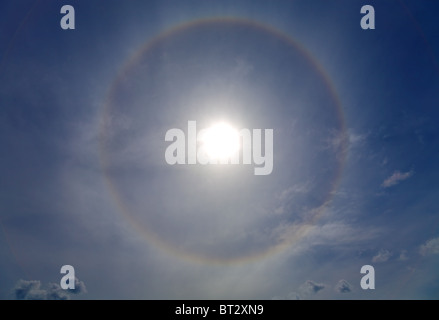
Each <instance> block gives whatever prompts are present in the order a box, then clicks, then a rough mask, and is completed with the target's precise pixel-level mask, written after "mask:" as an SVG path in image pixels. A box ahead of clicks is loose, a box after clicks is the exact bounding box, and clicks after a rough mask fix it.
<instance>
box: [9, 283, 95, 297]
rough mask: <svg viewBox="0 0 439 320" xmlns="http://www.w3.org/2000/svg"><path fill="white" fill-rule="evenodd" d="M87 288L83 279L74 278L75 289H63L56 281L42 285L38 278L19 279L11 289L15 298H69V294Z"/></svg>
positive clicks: (75, 293)
mask: <svg viewBox="0 0 439 320" xmlns="http://www.w3.org/2000/svg"><path fill="white" fill-rule="evenodd" d="M86 292H87V289H86V287H85V284H84V282H83V281H79V279H78V278H75V289H73V290H70V289H69V290H64V289H62V288H61V287H60V285H59V284H57V283H49V284H48V285H47V287H46V288H43V287H42V284H41V281H39V280H23V279H20V280H19V281H18V282H17V284H16V285H15V287H14V289H13V295H14V299H15V300H70V299H71V294H74V295H77V294H82V293H86Z"/></svg>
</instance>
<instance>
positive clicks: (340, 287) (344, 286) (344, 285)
mask: <svg viewBox="0 0 439 320" xmlns="http://www.w3.org/2000/svg"><path fill="white" fill-rule="evenodd" d="M334 290H335V291H337V292H338V293H349V292H352V285H351V284H350V283H349V282H347V281H346V280H343V279H342V280H340V281H339V282H337V284H336V285H335V287H334Z"/></svg>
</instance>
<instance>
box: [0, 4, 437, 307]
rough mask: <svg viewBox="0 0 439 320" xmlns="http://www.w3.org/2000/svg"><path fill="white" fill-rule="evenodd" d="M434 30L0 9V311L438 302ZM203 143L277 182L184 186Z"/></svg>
mask: <svg viewBox="0 0 439 320" xmlns="http://www.w3.org/2000/svg"><path fill="white" fill-rule="evenodd" d="M63 5H71V6H73V8H74V14H75V19H74V23H75V28H74V29H67V30H64V29H63V28H62V27H61V24H60V21H61V19H62V18H63V16H64V14H62V13H60V10H61V7H62V6H63ZM363 5H372V6H373V8H374V10H375V29H367V30H364V29H362V27H361V25H360V21H361V19H362V18H363V16H364V14H362V13H361V12H360V10H361V8H362V6H363ZM438 9H439V3H436V2H434V1H427V0H422V1H414V0H410V1H409V0H405V1H403V0H401V1H397V0H395V1H393V0H385V1H372V0H368V1H365V0H361V1H360V0H358V1H357V0H337V1H323V0H312V1H308V0H306V1H305V0H297V1H293V0H291V1H281V0H279V1H259V0H256V1H255V0H251V1H247V0H241V1H228V0H223V1H216V0H209V1H206V0H203V1H201V0H200V1H198V0H193V1H188V0H184V1H182V0H180V1H177V0H173V1H135V0H128V1H124V2H121V1H116V0H106V1H100V0H96V1H85V0H73V1H68V2H67V1H59V0H57V1H55V0H47V1H35V0H33V1H30V0H22V1H2V2H1V4H0V146H1V147H2V152H1V155H0V177H1V178H0V191H1V192H0V299H264V300H271V299H281V300H296V299H331V300H332V299H334V300H338V299H374V300H377V299H438V298H439V272H438V271H437V270H438V269H439V201H438V199H439V187H438V186H439V184H438V183H437V181H438V180H439V161H438V160H439V127H438V126H437V123H438V120H439V109H438V104H439V24H438V23H437V16H436V14H435V12H437V10H438ZM70 23H71V21H70ZM189 121H195V122H196V126H197V128H196V129H197V130H198V131H199V130H201V129H204V128H209V127H210V126H212V125H215V124H218V123H222V122H225V123H228V124H229V125H230V126H232V127H233V128H236V129H237V130H241V129H248V130H250V131H249V132H253V136H252V138H253V140H252V141H256V139H255V136H254V131H253V130H256V129H261V132H265V133H266V132H267V130H273V153H272V154H271V155H272V160H273V170H272V171H271V172H269V174H266V175H256V174H255V171H254V169H255V168H257V167H258V166H259V167H260V164H258V163H255V160H256V158H255V156H254V153H253V154H252V156H253V158H252V162H251V163H250V164H244V163H243V161H241V162H240V163H239V164H234V165H232V164H229V165H220V164H207V165H202V164H187V162H188V157H189V155H188V153H189V152H187V153H186V154H185V157H184V159H185V162H186V164H175V165H170V164H169V163H167V161H166V159H165V153H166V150H167V149H168V148H169V146H170V145H172V143H173V141H166V140H165V136H166V133H167V132H168V130H171V129H180V130H181V131H182V132H183V133H184V139H188V140H183V141H184V143H185V144H184V145H185V147H184V148H185V150H186V151H187V150H188V149H186V148H189V144H190V143H191V142H190V141H189V140H190V139H189V136H190V135H189V131H190V129H189V128H188V122H189ZM268 140H269V139H268V138H267V136H265V138H264V139H262V140H261V143H262V142H264V143H265V147H264V145H263V147H262V149H263V150H265V151H267V150H268V149H267V141H268ZM197 146H198V145H197ZM251 147H252V149H255V145H252V146H251ZM253 152H254V150H253ZM265 156H266V160H267V159H268V158H267V154H265ZM267 161H268V160H267ZM63 265H71V266H73V267H74V270H75V276H76V278H77V279H76V281H75V283H76V289H75V290H64V289H62V288H61V287H60V280H61V278H62V276H63V274H61V273H60V270H61V267H62V266H63ZM364 265H371V266H373V268H374V271H375V289H367V290H365V289H363V288H362V286H361V279H362V277H363V276H364V274H362V273H361V272H360V270H361V268H362V266H364Z"/></svg>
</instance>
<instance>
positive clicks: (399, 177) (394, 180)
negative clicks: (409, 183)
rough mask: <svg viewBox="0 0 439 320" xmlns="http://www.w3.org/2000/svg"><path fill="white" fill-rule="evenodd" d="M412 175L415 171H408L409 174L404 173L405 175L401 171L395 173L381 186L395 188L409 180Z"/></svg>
mask: <svg viewBox="0 0 439 320" xmlns="http://www.w3.org/2000/svg"><path fill="white" fill-rule="evenodd" d="M412 175H413V171H408V172H404V173H402V172H400V171H395V172H394V173H393V174H392V175H391V176H390V177H389V178H387V179H386V180H384V182H383V183H382V184H381V186H382V187H384V188H388V187H391V186H394V185H396V184H398V183H400V182H401V181H404V180H407V179H408V178H410V177H411V176H412Z"/></svg>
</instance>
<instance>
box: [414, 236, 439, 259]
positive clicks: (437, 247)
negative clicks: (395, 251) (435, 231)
mask: <svg viewBox="0 0 439 320" xmlns="http://www.w3.org/2000/svg"><path fill="white" fill-rule="evenodd" d="M419 253H420V254H421V255H423V256H426V255H431V254H438V253H439V238H434V239H430V240H428V241H427V242H426V243H425V244H423V245H421V247H420V248H419Z"/></svg>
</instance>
